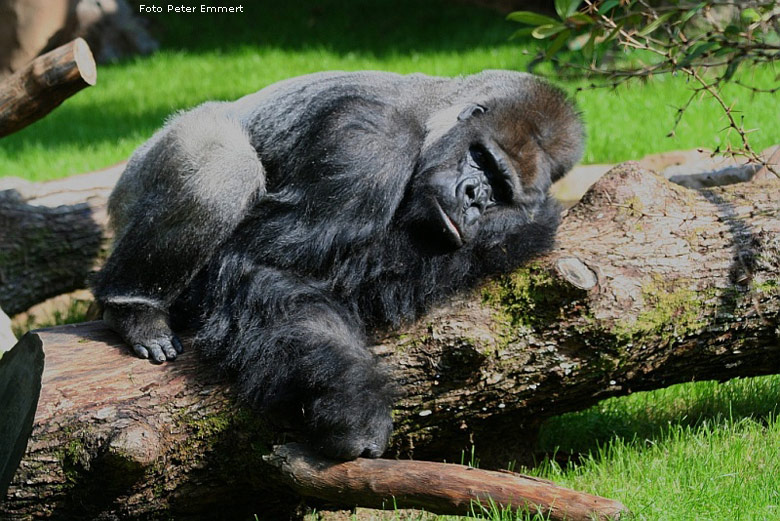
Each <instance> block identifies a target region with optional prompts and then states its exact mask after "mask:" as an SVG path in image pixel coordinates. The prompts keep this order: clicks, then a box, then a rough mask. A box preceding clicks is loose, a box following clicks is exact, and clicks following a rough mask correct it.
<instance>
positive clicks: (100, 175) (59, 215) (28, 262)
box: [0, 165, 124, 315]
mask: <svg viewBox="0 0 780 521" xmlns="http://www.w3.org/2000/svg"><path fill="white" fill-rule="evenodd" d="M123 168H124V165H117V166H115V167H112V168H108V169H106V170H102V171H99V172H94V173H91V174H85V175H81V176H75V177H71V178H68V179H63V180H60V181H51V182H48V183H30V182H28V181H24V180H22V179H16V178H3V179H0V307H1V308H3V310H5V311H6V312H7V313H8V314H9V315H13V314H16V313H19V312H22V311H24V310H26V309H28V308H29V307H30V306H32V305H34V304H37V303H39V302H41V301H43V300H45V299H47V298H49V297H54V296H56V295H60V294H62V293H67V292H70V291H73V290H76V289H79V288H83V287H85V286H86V280H87V276H88V275H89V274H90V273H91V272H92V270H93V269H94V268H95V265H96V263H97V262H99V260H100V259H101V258H103V256H104V255H103V254H104V253H105V252H106V250H107V248H108V242H109V240H110V236H109V234H108V231H107V229H106V224H107V221H108V216H107V213H106V204H107V199H108V194H109V193H110V192H111V189H112V188H113V186H114V184H115V183H116V180H117V179H118V178H119V175H120V173H121V172H122V169H123Z"/></svg>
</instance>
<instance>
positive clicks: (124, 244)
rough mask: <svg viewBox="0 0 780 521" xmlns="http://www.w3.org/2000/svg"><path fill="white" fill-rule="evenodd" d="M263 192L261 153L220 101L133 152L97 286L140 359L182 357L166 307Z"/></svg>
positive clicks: (112, 208) (108, 316)
mask: <svg viewBox="0 0 780 521" xmlns="http://www.w3.org/2000/svg"><path fill="white" fill-rule="evenodd" d="M264 188H265V176H264V172H263V168H262V165H261V164H260V161H259V159H258V157H257V153H256V152H255V150H254V149H253V148H252V146H251V145H250V144H249V139H248V136H247V135H246V133H245V132H244V131H243V130H242V129H241V127H240V126H239V124H238V123H237V122H236V121H234V120H232V119H230V118H229V117H227V116H226V115H225V113H224V110H223V109H222V105H221V104H219V103H208V104H205V105H202V106H200V107H198V108H196V109H194V110H193V111H190V112H187V113H184V114H182V115H179V116H177V117H176V118H174V119H173V120H171V121H170V122H169V123H168V124H167V125H166V126H165V127H164V128H163V129H162V130H160V131H159V132H158V133H157V134H156V135H155V136H154V137H153V138H152V139H151V140H149V142H148V143H147V144H146V145H144V146H143V147H141V148H139V149H138V150H137V151H136V153H135V154H134V155H133V157H132V158H131V159H130V161H129V162H128V165H127V168H126V170H125V172H124V173H123V175H122V178H121V179H120V181H119V183H118V184H117V186H116V188H115V189H114V192H113V193H112V195H111V199H110V201H109V212H110V214H111V221H112V225H113V227H114V228H115V230H116V240H115V243H114V250H113V252H112V253H111V255H110V257H109V258H108V260H107V261H106V264H105V266H104V267H103V269H102V270H101V272H100V273H99V274H98V276H97V277H96V280H95V284H94V290H95V295H96V297H97V299H98V301H99V302H100V303H101V304H102V306H103V309H104V319H105V320H106V321H107V322H108V323H109V325H110V326H111V327H112V328H113V329H114V330H116V331H117V332H118V333H120V334H121V335H122V337H123V338H124V339H125V341H126V342H127V343H128V344H129V345H130V346H132V347H133V350H134V351H135V352H136V354H138V355H139V356H141V357H143V358H148V357H151V358H152V360H153V361H156V362H162V361H164V360H165V359H166V358H168V359H173V358H175V357H176V354H177V352H180V351H181V344H180V342H179V341H178V339H177V338H176V337H175V336H174V335H173V333H172V332H171V329H170V325H169V319H168V308H169V306H170V305H171V303H172V302H173V301H174V299H175V298H176V297H177V296H178V295H179V293H181V291H182V290H183V289H184V288H185V286H186V285H187V284H188V283H189V281H190V280H191V279H192V277H193V276H194V275H195V274H196V273H197V272H198V271H199V270H200V269H201V268H202V267H203V266H204V265H205V263H206V262H207V260H208V259H209V257H211V255H212V254H213V253H214V251H215V250H216V248H217V247H218V246H219V245H220V244H221V243H222V242H224V240H225V239H226V238H227V237H228V236H229V235H230V234H231V233H232V232H233V230H234V229H235V227H236V226H237V225H238V223H239V222H240V220H241V219H242V218H243V216H244V215H245V214H246V212H247V208H248V206H249V205H250V204H251V203H252V201H253V200H254V199H255V198H256V197H258V196H259V195H261V194H262V193H263V191H264Z"/></svg>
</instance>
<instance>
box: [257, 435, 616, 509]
mask: <svg viewBox="0 0 780 521" xmlns="http://www.w3.org/2000/svg"><path fill="white" fill-rule="evenodd" d="M266 460H267V461H269V462H270V463H271V464H272V465H273V466H274V467H276V468H277V469H279V471H280V474H281V479H283V480H284V481H285V482H286V483H287V484H288V485H290V486H291V487H292V488H293V489H294V490H296V491H297V492H298V493H300V494H301V495H302V496H304V497H313V498H320V499H323V500H325V501H328V502H330V503H333V504H341V505H361V506H365V507H373V508H422V509H425V510H427V511H428V512H436V513H438V514H452V515H468V514H469V513H472V512H480V511H481V509H483V508H484V509H486V510H487V511H490V510H491V509H493V508H497V509H499V510H502V511H503V510H505V509H511V508H513V509H519V510H525V511H528V512H530V513H534V514H535V513H540V514H541V515H542V516H543V517H544V519H549V520H551V521H555V520H564V519H565V520H568V521H594V520H596V519H600V520H608V519H618V518H620V516H621V515H622V514H625V513H627V510H626V508H625V507H624V506H623V504H622V503H620V502H619V501H614V500H611V499H606V498H602V497H598V496H593V495H591V494H585V493H582V492H577V491H575V490H571V489H567V488H563V487H559V486H557V485H555V484H554V483H552V482H551V481H547V480H544V479H539V478H534V477H530V476H523V475H522V474H517V473H515V472H509V471H502V472H493V471H487V470H481V469H476V468H473V467H466V466H464V465H453V464H451V463H434V462H431V461H409V460H389V459H365V458H359V459H357V460H355V461H348V462H334V461H328V460H325V459H323V458H322V457H321V456H319V455H318V454H317V453H316V452H314V451H312V450H311V449H309V448H307V447H306V446H304V445H300V444H295V443H291V444H288V445H283V446H281V447H277V448H275V449H274V451H273V452H272V453H271V455H270V456H268V457H267V458H266Z"/></svg>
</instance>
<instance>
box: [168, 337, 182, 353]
mask: <svg viewBox="0 0 780 521" xmlns="http://www.w3.org/2000/svg"><path fill="white" fill-rule="evenodd" d="M171 344H173V348H174V349H175V350H176V352H177V353H179V354H182V353H183V352H184V346H183V345H181V340H179V337H177V336H176V335H173V336H172V337H171Z"/></svg>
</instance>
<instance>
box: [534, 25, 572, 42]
mask: <svg viewBox="0 0 780 521" xmlns="http://www.w3.org/2000/svg"><path fill="white" fill-rule="evenodd" d="M564 29H566V26H565V25H563V24H556V25H553V24H547V25H540V26H539V27H537V28H536V29H534V30H533V32H532V33H531V36H533V37H534V38H536V39H538V40H544V39H545V38H549V37H550V36H552V35H554V34H558V33H559V32H561V31H563V30H564Z"/></svg>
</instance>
